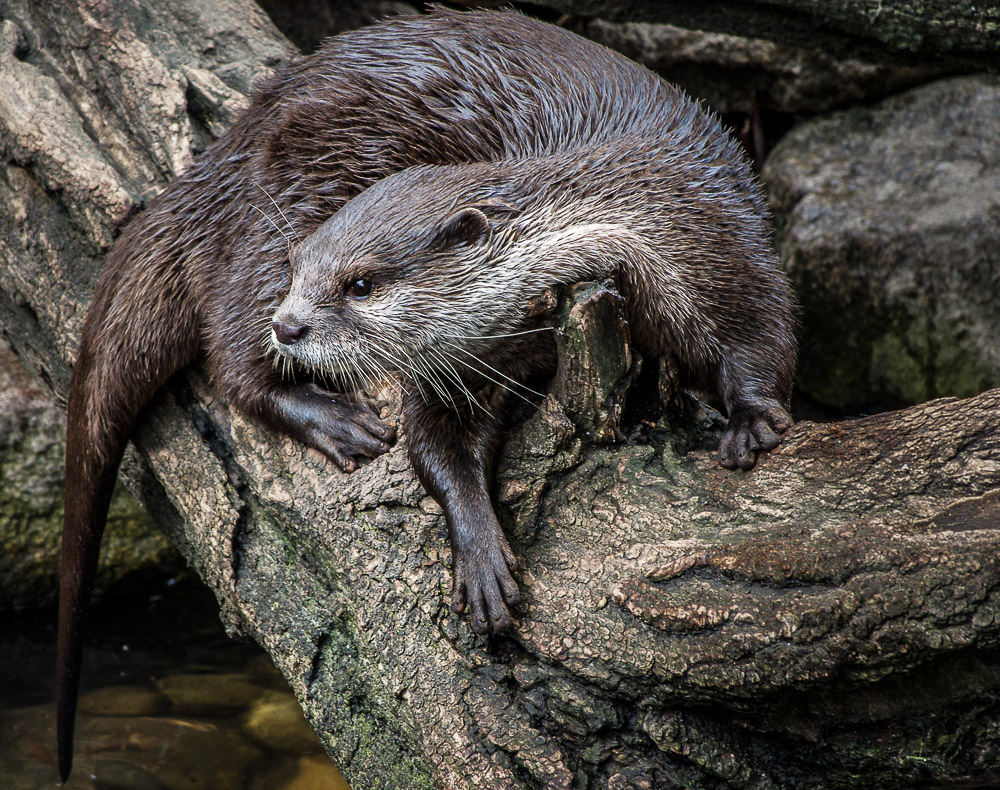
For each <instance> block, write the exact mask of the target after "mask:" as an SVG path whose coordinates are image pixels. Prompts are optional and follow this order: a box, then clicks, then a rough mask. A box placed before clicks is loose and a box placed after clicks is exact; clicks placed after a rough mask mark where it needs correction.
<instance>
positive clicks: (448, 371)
mask: <svg viewBox="0 0 1000 790" xmlns="http://www.w3.org/2000/svg"><path fill="white" fill-rule="evenodd" d="M428 350H429V351H430V352H431V353H432V354H434V356H435V357H436V358H437V360H438V361H439V362H440V363H443V365H444V367H442V368H441V371H442V373H444V374H445V375H446V376H447V377H448V378H449V379H450V380H451V381H453V382H454V383H455V384H456V385H457V387H458V391H459V392H460V393H461V394H462V395H464V396H465V399H466V401H468V403H469V408H470V409H472V410H475V408H476V406H479V407H480V408H483V406H482V404H480V403H479V402H478V401H477V400H476V399H475V398H474V397H473V395H472V393H471V392H469V388H468V387H467V386H466V385H465V382H464V381H462V377H461V376H460V375H459V374H458V371H457V370H455V368H454V366H453V365H452V364H451V362H450V360H449V359H448V357H447V356H446V355H445V352H443V351H442V350H441V349H436V348H430V349H428Z"/></svg>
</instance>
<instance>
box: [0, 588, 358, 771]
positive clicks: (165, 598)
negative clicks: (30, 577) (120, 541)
mask: <svg viewBox="0 0 1000 790" xmlns="http://www.w3.org/2000/svg"><path fill="white" fill-rule="evenodd" d="M91 612H92V613H91V617H90V625H89V635H88V644H87V648H86V653H85V656H84V677H83V690H82V694H81V701H80V711H81V712H80V715H79V717H78V719H77V735H76V749H75V758H74V766H73V774H72V776H71V777H70V781H69V782H68V783H67V785H66V788H67V790H73V789H74V788H81V789H83V788H93V789H95V790H96V789H97V788H100V789H101V790H131V789H132V788H135V789H136V790H138V789H139V788H142V789H143V790H158V789H160V788H162V789H163V790H174V788H177V789H178V790H179V789H180V788H186V789H187V790H244V789H246V790H271V788H277V789H278V790H346V788H347V784H346V782H344V780H343V778H342V777H341V776H340V774H339V773H338V772H337V770H336V768H335V767H334V766H333V764H332V763H331V762H330V760H329V759H328V758H327V757H326V755H325V754H324V753H323V751H322V748H321V747H320V744H319V741H318V740H317V739H316V736H315V735H314V734H313V732H312V731H311V730H310V729H309V726H308V725H307V724H306V722H305V719H304V718H303V716H302V713H301V709H300V708H299V706H298V703H297V702H296V701H295V699H294V697H293V696H292V694H291V691H290V690H289V689H288V686H287V684H286V683H285V682H284V679H283V678H282V677H281V675H280V674H279V673H278V672H277V671H276V670H275V669H274V667H273V665H272V664H271V662H270V660H269V659H268V657H267V655H266V654H265V653H264V652H263V651H262V650H260V648H258V647H257V646H256V645H248V644H243V643H240V642H236V641H234V640H231V639H229V638H227V637H226V635H225V633H224V631H223V629H222V625H221V623H220V622H219V618H218V615H217V613H216V604H215V600H214V598H213V596H212V595H211V593H210V592H209V591H208V590H207V589H206V588H205V587H204V586H203V585H202V584H201V583H200V582H199V581H198V580H197V579H196V578H194V577H193V576H190V575H186V576H184V577H182V578H180V579H176V578H173V577H163V576H160V577H155V578H154V577H150V576H145V577H144V578H141V579H131V580H126V581H125V582H122V583H120V584H118V585H116V586H115V588H114V589H112V590H110V591H108V593H107V594H105V595H103V596H102V597H101V599H100V600H99V601H97V602H96V603H95V605H94V606H93V608H92V610H91ZM54 662H55V612H54V611H48V610H45V611H30V612H22V613H18V614H10V613H6V614H2V615H0V781H2V786H3V787H4V788H5V790H35V788H55V787H59V786H60V785H59V777H58V773H57V771H56V760H55V735H54V718H55V708H54V705H53V702H52V700H53V699H54V691H53V689H54V682H53V681H54V677H53V675H54Z"/></svg>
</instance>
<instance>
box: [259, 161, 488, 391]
mask: <svg viewBox="0 0 1000 790" xmlns="http://www.w3.org/2000/svg"><path fill="white" fill-rule="evenodd" d="M387 180H392V179H387ZM373 189H375V188H373ZM370 191H371V190H370ZM365 194H367V193H365ZM358 202H359V198H356V199H355V200H354V201H351V202H350V203H348V204H347V205H346V206H344V208H342V209H341V210H340V211H339V212H338V213H337V214H335V215H334V216H333V217H331V218H330V219H329V220H327V222H326V223H324V224H323V225H322V226H321V227H320V228H319V229H317V231H316V232H315V233H313V234H312V235H311V236H310V237H309V238H308V239H306V240H305V241H304V242H303V243H302V245H301V246H300V248H299V249H298V250H297V251H296V253H295V254H294V255H293V258H292V285H291V288H290V290H289V293H288V295H287V296H286V297H285V299H284V301H283V302H282V303H281V305H279V307H278V309H277V310H276V311H275V313H274V316H273V320H272V322H271V331H270V337H269V342H270V346H271V348H272V349H273V350H274V351H276V352H277V354H278V355H279V358H283V359H286V360H294V362H296V363H298V364H299V365H301V366H303V367H304V368H306V369H310V370H315V371H319V372H322V373H326V374H331V375H333V376H336V377H338V378H340V379H342V380H344V381H345V383H347V384H349V385H350V386H351V387H352V388H353V389H358V390H363V389H371V388H372V385H373V383H374V382H376V381H379V380H383V379H384V378H385V377H386V374H388V373H393V372H400V373H403V374H404V375H406V376H407V377H409V378H411V379H414V380H417V381H420V380H424V381H428V382H430V383H431V385H432V387H433V388H434V389H438V387H437V384H441V385H444V384H446V383H447V384H449V385H450V384H458V383H459V379H460V377H461V372H462V370H463V365H466V366H467V363H465V362H464V361H463V358H462V356H463V354H466V353H468V352H466V351H463V349H462V345H463V342H464V341H463V339H464V338H468V337H473V336H474V335H475V333H476V332H477V331H479V333H480V334H482V331H481V327H480V324H481V322H482V316H481V314H482V313H483V312H484V308H485V307H487V306H490V305H488V304H486V303H484V302H488V300H489V299H491V298H492V299H493V300H494V301H495V291H494V293H493V294H490V293H489V288H488V285H487V282H488V280H489V277H488V275H485V276H484V274H485V273H486V272H487V271H488V268H489V260H490V249H491V246H490V241H491V236H492V229H491V226H490V222H489V220H488V219H487V217H486V215H485V214H484V213H483V212H482V211H480V210H479V209H478V208H475V207H471V206H469V207H465V208H460V209H458V210H451V211H449V210H448V208H447V207H446V206H430V207H427V210H426V211H425V212H421V214H420V215H418V216H414V215H413V211H412V209H413V203H412V202H410V203H409V204H408V205H407V207H406V208H407V213H406V214H405V215H404V214H403V212H402V211H394V210H393V208H394V207H393V204H392V202H391V201H389V203H388V205H385V203H383V202H381V201H379V202H374V201H371V200H368V201H365V203H366V204H367V205H362V206H358V205H356V204H357V203H358ZM379 209H381V210H379ZM434 215H436V216H434ZM477 303H478V307H477ZM470 318H471V319H472V320H470ZM435 382H436V383H435Z"/></svg>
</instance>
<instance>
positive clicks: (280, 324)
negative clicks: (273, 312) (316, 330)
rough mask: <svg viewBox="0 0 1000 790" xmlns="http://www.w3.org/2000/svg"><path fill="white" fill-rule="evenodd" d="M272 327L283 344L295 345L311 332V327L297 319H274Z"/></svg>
mask: <svg viewBox="0 0 1000 790" xmlns="http://www.w3.org/2000/svg"><path fill="white" fill-rule="evenodd" d="M271 329H273V330H274V336H275V337H276V338H277V340H278V342H279V343H281V344H282V345H283V346H293V345H295V344H296V343H298V342H299V341H300V340H302V338H304V337H305V336H306V335H307V334H309V327H308V326H306V325H305V324H300V323H297V322H296V321H272V322H271Z"/></svg>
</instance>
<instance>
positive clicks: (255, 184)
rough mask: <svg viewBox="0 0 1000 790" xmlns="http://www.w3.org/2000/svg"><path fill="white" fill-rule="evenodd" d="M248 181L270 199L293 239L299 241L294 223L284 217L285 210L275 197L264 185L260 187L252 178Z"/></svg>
mask: <svg viewBox="0 0 1000 790" xmlns="http://www.w3.org/2000/svg"><path fill="white" fill-rule="evenodd" d="M250 182H251V183H252V184H253V185H254V186H255V187H257V189H259V190H260V191H261V192H263V193H264V196H265V197H266V198H267V199H268V200H270V201H271V205H272V206H274V207H275V208H276V209H277V210H278V213H279V214H280V215H281V218H282V219H283V220H284V221H285V224H286V225H287V226H288V229H289V230H290V231H291V232H292V233H295V240H296V241H301V239H300V238H299V234H298V233H296V231H295V226H294V225H292V223H291V222H289V221H288V217H286V216H285V212H284V211H282V210H281V206H279V205H278V204H277V202H276V201H275V199H274V198H273V197H271V195H270V194H269V193H268V191H267V190H266V189H264V187H262V186H261V185H260V184H258V183H257V182H256V181H255V180H254V179H250ZM281 235H282V236H285V234H284V233H282V234H281ZM285 238H286V239H287V238H288V237H287V236H285Z"/></svg>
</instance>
